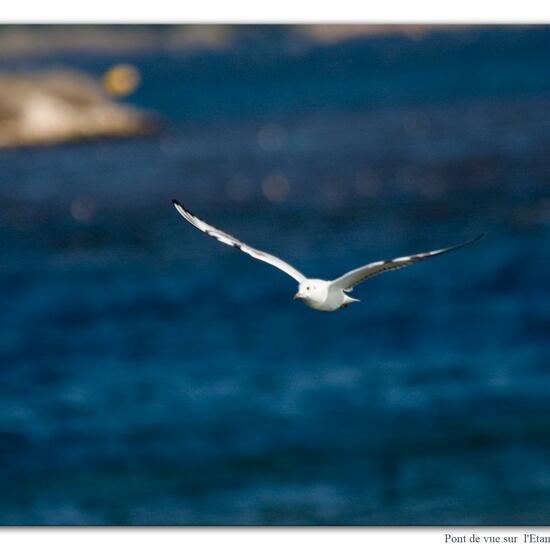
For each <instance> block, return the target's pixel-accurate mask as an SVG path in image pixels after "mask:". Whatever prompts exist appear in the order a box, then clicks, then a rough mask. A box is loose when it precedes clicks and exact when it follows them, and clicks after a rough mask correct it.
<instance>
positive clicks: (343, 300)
mask: <svg viewBox="0 0 550 550" xmlns="http://www.w3.org/2000/svg"><path fill="white" fill-rule="evenodd" d="M173 203H174V206H175V207H176V210H177V211H178V212H179V213H180V214H181V215H182V216H183V218H185V219H186V220H187V221H188V222H189V223H190V224H192V225H194V226H195V227H196V228H197V229H200V230H201V231H203V232H204V233H206V234H207V235H210V236H211V237H214V238H215V239H217V240H218V241H220V242H221V243H223V244H226V245H228V246H232V247H233V248H237V249H239V250H241V251H242V252H244V253H246V254H248V255H249V256H252V257H253V258H256V259H257V260H261V261H263V262H266V263H268V264H270V265H272V266H274V267H277V268H278V269H280V270H281V271H284V272H285V273H286V274H287V275H289V276H290V277H292V278H293V279H295V280H296V281H297V282H298V292H296V294H295V295H294V298H295V299H301V300H303V301H304V303H305V304H306V305H307V306H309V307H310V308H312V309H316V310H318V311H335V310H337V309H340V308H344V307H347V306H348V305H349V304H351V303H353V302H359V300H357V299H355V298H352V297H351V296H348V295H347V292H351V291H352V290H353V288H354V287H355V286H357V285H358V284H359V283H362V282H363V281H365V280H366V279H368V278H369V277H373V276H374V275H378V274H379V273H383V272H385V271H391V270H393V269H399V268H401V267H405V266H407V265H411V264H413V263H415V262H418V261H420V260H425V259H427V258H432V257H433V256H439V255H440V254H445V253H446V252H451V251H452V250H456V249H458V248H462V247H463V246H466V245H469V244H472V243H474V242H475V241H478V240H479V239H481V237H483V235H478V236H477V237H475V238H474V239H471V240H469V241H467V242H465V243H461V244H457V245H455V246H449V247H447V248H441V249H439V250H432V251H431V252H422V253H420V254H413V255H411V256H401V257H399V258H394V259H393V260H380V261H377V262H371V263H370V264H366V265H363V266H361V267H358V268H356V269H353V270H351V271H348V272H347V273H344V275H342V276H340V277H338V278H337V279H333V280H331V281H326V280H323V279H310V278H308V277H306V276H305V275H304V274H303V273H300V272H299V271H298V270H297V269H296V268H294V267H292V266H291V265H290V264H288V263H286V262H285V261H283V260H281V259H280V258H277V257H276V256H273V255H271V254H268V253H267V252H263V251H261V250H257V249H256V248H252V247H251V246H248V245H247V244H245V243H243V242H242V241H239V240H238V239H236V238H235V237H233V236H231V235H229V234H228V233H225V232H223V231H221V230H219V229H216V228H215V227H214V226H212V225H209V224H207V223H206V222H205V221H203V220H201V219H200V218H198V217H197V216H195V215H194V214H192V213H191V212H190V211H189V210H187V209H186V208H184V207H183V206H182V205H181V204H180V203H179V202H178V201H176V200H174V201H173Z"/></svg>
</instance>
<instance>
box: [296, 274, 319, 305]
mask: <svg viewBox="0 0 550 550" xmlns="http://www.w3.org/2000/svg"><path fill="white" fill-rule="evenodd" d="M320 291H321V289H320V286H319V285H318V284H317V283H316V281H314V280H311V279H306V280H305V281H302V282H301V283H300V286H299V287H298V292H296V294H294V299H295V300H307V299H312V300H316V299H317V300H319V299H322V297H321V292H320Z"/></svg>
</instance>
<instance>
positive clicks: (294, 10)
mask: <svg viewBox="0 0 550 550" xmlns="http://www.w3.org/2000/svg"><path fill="white" fill-rule="evenodd" d="M0 19H1V20H2V21H3V22H5V23H8V22H11V23H30V22H36V23H38V22H42V23H78V22H80V23H82V22H88V23H115V22H118V23H282V22H285V23H289V22H300V23H304V22H311V23H360V22H364V23H392V22H393V23H432V24H434V23H463V24H465V23H468V24H471V23H509V24H510V23H523V24H525V23H545V22H550V2H545V0H521V2H504V1H502V0H460V1H457V0H455V1H451V2H445V1H442V0H439V1H437V0H414V1H412V0H384V1H378V0H376V1H375V0H301V1H300V0H264V1H257V0H256V1H253V0H200V1H191V0H180V1H177V0H155V1H154V2H139V1H138V0H132V1H130V0H94V1H93V2H75V1H69V0H49V1H44V0H18V1H17V2H3V5H2V12H1V14H0Z"/></svg>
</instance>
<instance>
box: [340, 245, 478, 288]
mask: <svg viewBox="0 0 550 550" xmlns="http://www.w3.org/2000/svg"><path fill="white" fill-rule="evenodd" d="M481 237H483V234H481V235H478V236H477V237H476V238H475V239H471V240H470V241H467V242H465V243H461V244H457V245H455V246H449V247H448V248H441V249H440V250H432V251H431V252H423V253H421V254H415V255H414V256H402V257H401V258H395V259H393V260H381V261H379V262H372V263H370V264H367V265H364V266H363V267H358V268H357V269H354V270H352V271H349V272H348V273H345V274H344V275H342V276H341V277H338V279H334V281H332V283H331V285H333V286H335V287H337V288H340V289H342V290H347V291H349V290H352V289H353V287H354V286H357V285H358V284H359V283H362V282H363V281H364V280H365V279H368V278H369V277H373V276H374V275H378V274H379V273H383V272H384V271H391V270H392V269H399V268H401V267H405V266H407V265H411V264H414V263H415V262H419V261H420V260H426V259H427V258H433V257H434V256H439V255H440V254H445V253H446V252H451V250H456V249H457V248H462V247H463V246H467V245H469V244H472V243H475V242H476V241H479V239H481Z"/></svg>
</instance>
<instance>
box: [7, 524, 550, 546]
mask: <svg viewBox="0 0 550 550" xmlns="http://www.w3.org/2000/svg"><path fill="white" fill-rule="evenodd" d="M530 533H532V534H536V535H538V536H544V537H550V528H544V527H514V528H512V527H502V528H499V527H489V528H484V527H419V528H411V527H409V528H405V527H394V528H381V527H372V528H322V527H319V528H304V529H301V528H279V529H277V528H257V529H256V528H210V529H206V528H187V529H186V528H149V529H143V528H133V529H132V528H126V529H116V528H114V529H113V528H109V529H100V528H96V529H94V528H74V529H55V528H54V529H51V528H50V529H48V528H40V529H4V530H0V543H2V545H3V546H4V547H5V548H10V549H11V548H18V549H19V548H24V549H26V548H29V549H30V548H32V549H33V550H34V549H36V548H40V549H45V550H50V549H51V550H54V549H55V550H75V548H78V550H97V549H98V548H101V549H102V550H105V549H110V548H116V549H117V550H119V549H125V548H131V549H132V550H149V549H151V548H162V550H184V549H185V550H187V549H195V548H200V549H201V550H202V549H205V548H206V549H212V550H259V549H261V550H281V549H283V550H290V549H294V548H300V549H307V548H313V549H315V550H334V549H335V548H336V549H339V548H342V549H345V550H370V549H371V548H373V549H378V548H384V549H385V548H397V549H403V550H405V549H407V550H408V549H410V548H413V549H414V548H419V549H422V550H432V549H441V548H447V549H453V550H457V549H460V548H468V549H471V548H478V549H483V550H489V549H494V548H507V549H508V550H514V549H515V550H518V549H520V548H521V549H523V548H532V547H533V546H534V547H537V548H538V547H541V546H542V547H545V546H547V544H548V543H546V544H544V543H543V544H542V545H541V543H533V542H531V543H526V542H525V541H524V534H530ZM447 534H448V535H452V536H453V537H460V536H463V537H465V542H464V543H457V542H455V543H454V544H453V543H451V542H446V536H447ZM473 535H477V536H478V537H479V540H478V541H477V542H473V541H472V536H473ZM511 535H512V536H517V537H518V540H517V542H516V543H515V544H514V543H505V542H503V537H505V536H511ZM487 536H496V537H500V538H501V540H500V543H494V542H493V543H491V542H486V541H484V537H487Z"/></svg>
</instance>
